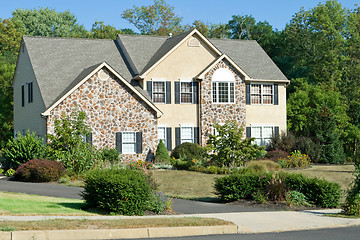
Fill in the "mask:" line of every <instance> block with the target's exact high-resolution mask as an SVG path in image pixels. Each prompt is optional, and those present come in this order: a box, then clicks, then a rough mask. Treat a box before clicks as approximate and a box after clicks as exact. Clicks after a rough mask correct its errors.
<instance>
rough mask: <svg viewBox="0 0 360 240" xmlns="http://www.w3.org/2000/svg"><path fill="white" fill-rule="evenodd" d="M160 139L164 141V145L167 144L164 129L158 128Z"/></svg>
mask: <svg viewBox="0 0 360 240" xmlns="http://www.w3.org/2000/svg"><path fill="white" fill-rule="evenodd" d="M158 139H159V142H160V140H162V141H163V143H164V144H166V131H165V128H164V127H159V128H158Z"/></svg>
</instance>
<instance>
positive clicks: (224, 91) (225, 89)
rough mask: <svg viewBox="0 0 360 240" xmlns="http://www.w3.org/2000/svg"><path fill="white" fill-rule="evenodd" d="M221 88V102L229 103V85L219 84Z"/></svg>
mask: <svg viewBox="0 0 360 240" xmlns="http://www.w3.org/2000/svg"><path fill="white" fill-rule="evenodd" d="M218 86H219V102H220V103H226V102H229V83H222V82H220V83H218Z"/></svg>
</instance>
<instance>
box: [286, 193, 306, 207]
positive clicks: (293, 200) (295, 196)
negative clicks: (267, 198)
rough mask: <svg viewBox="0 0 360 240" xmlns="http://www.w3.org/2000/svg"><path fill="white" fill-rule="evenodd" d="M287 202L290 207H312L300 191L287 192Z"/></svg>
mask: <svg viewBox="0 0 360 240" xmlns="http://www.w3.org/2000/svg"><path fill="white" fill-rule="evenodd" d="M285 200H286V203H287V204H288V205H289V206H311V204H310V203H308V200H307V197H306V196H305V195H304V194H303V193H301V192H298V191H289V192H287V194H286V198H285Z"/></svg>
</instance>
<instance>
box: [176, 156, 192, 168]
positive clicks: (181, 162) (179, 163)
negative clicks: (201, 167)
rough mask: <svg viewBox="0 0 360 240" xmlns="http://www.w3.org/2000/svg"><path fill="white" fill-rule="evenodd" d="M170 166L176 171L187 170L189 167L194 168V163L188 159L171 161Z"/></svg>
mask: <svg viewBox="0 0 360 240" xmlns="http://www.w3.org/2000/svg"><path fill="white" fill-rule="evenodd" d="M172 164H173V166H174V167H175V168H176V169H177V170H189V168H190V167H192V166H194V162H192V160H190V159H189V158H188V159H186V158H185V159H183V158H180V159H173V160H172Z"/></svg>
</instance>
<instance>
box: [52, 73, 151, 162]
mask: <svg viewBox="0 0 360 240" xmlns="http://www.w3.org/2000/svg"><path fill="white" fill-rule="evenodd" d="M99 75H100V77H99ZM76 109H78V110H81V111H84V112H85V113H86V116H87V119H86V122H87V124H88V126H89V127H90V128H91V130H92V142H93V145H94V146H95V147H96V148H98V149H101V148H103V147H105V146H107V147H109V148H115V147H116V137H115V134H116V132H124V131H131V132H142V135H143V136H142V138H143V143H142V144H143V145H142V146H143V153H142V154H123V155H122V156H121V157H122V160H123V161H134V160H138V159H142V160H145V159H146V158H147V157H148V156H149V155H148V154H149V151H150V152H151V153H152V152H154V151H155V149H156V146H157V118H156V113H155V111H154V110H152V109H151V108H150V107H149V106H148V105H146V104H145V103H143V101H142V100H141V99H140V98H139V97H138V96H137V95H136V94H135V93H133V92H132V91H131V90H130V89H129V88H128V87H127V86H126V85H125V84H124V83H122V82H121V81H120V80H119V79H117V78H116V77H115V76H114V75H112V74H109V73H108V72H107V71H106V70H103V69H102V70H100V71H99V72H98V73H96V74H94V75H93V76H92V77H91V78H90V79H88V80H87V81H86V82H85V83H84V84H82V85H81V86H80V87H79V88H78V89H76V90H75V91H74V92H73V93H71V94H70V95H69V96H68V97H67V98H66V99H65V100H64V101H62V102H61V103H60V104H59V105H58V106H56V107H55V108H54V109H53V110H52V111H51V114H50V116H48V117H47V132H48V133H49V134H53V133H54V119H55V118H59V117H60V116H61V114H62V113H65V114H66V113H70V112H72V111H74V110H76ZM150 155H151V154H150Z"/></svg>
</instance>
